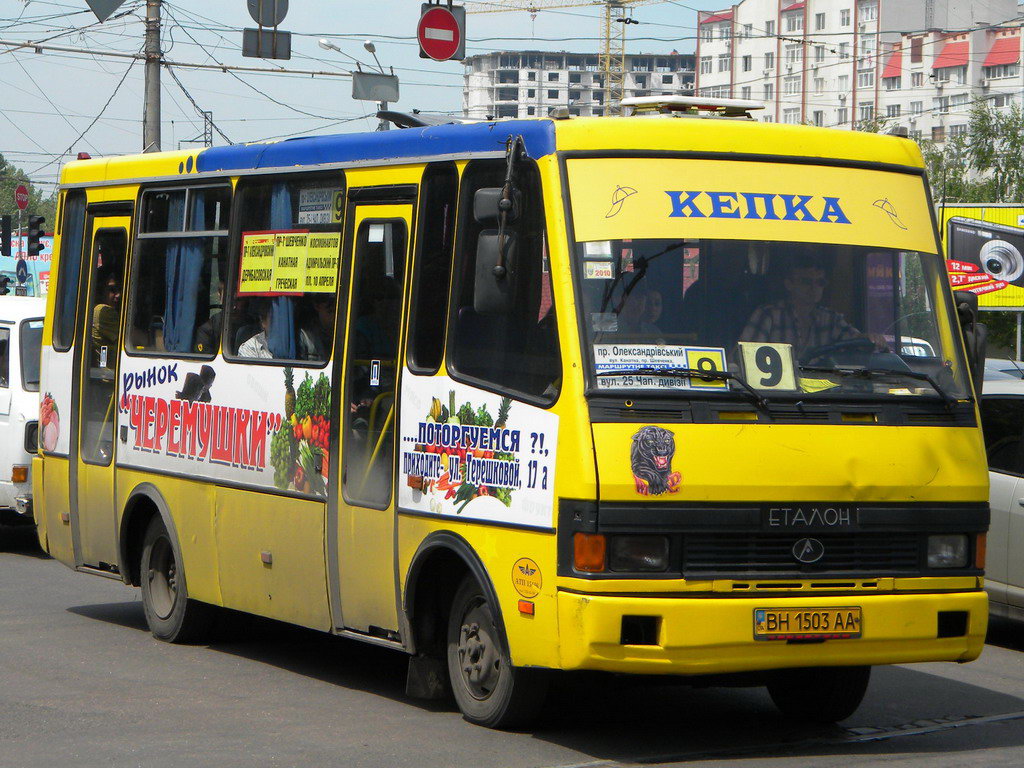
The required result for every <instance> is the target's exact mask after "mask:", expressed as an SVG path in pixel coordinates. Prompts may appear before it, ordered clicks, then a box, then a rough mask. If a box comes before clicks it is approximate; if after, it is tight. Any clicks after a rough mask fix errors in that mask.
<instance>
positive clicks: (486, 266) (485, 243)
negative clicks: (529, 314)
mask: <svg viewBox="0 0 1024 768" xmlns="http://www.w3.org/2000/svg"><path fill="white" fill-rule="evenodd" d="M499 239H504V247H501V244H500V243H499ZM515 269H516V234H515V232H506V233H505V234H504V235H499V234H498V232H497V230H493V229H485V230H484V231H483V232H481V233H480V238H479V239H478V240H477V245H476V274H475V275H474V281H473V309H474V310H476V312H477V314H480V315H504V314H507V313H508V312H509V311H510V310H511V309H512V286H513V284H514V282H515Z"/></svg>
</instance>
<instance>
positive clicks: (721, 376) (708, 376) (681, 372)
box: [596, 365, 768, 412]
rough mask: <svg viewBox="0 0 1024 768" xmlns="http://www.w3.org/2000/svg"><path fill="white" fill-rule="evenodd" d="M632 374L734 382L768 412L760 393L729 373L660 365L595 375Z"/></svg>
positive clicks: (766, 403)
mask: <svg viewBox="0 0 1024 768" xmlns="http://www.w3.org/2000/svg"><path fill="white" fill-rule="evenodd" d="M634 374H646V375H647V376H685V377H687V378H694V379H703V380H704V381H735V382H736V383H737V384H739V385H740V387H741V388H742V389H743V394H745V395H748V396H749V397H750V399H751V400H752V401H753V402H754V404H755V405H756V406H757V407H758V408H760V409H761V410H763V411H766V412H767V411H768V401H767V400H765V398H764V397H763V396H762V395H761V393H759V392H758V391H757V390H756V389H754V388H753V387H752V386H750V385H749V384H747V382H745V381H744V380H743V379H741V378H740V377H739V376H737V375H736V374H735V373H732V372H731V371H719V370H706V369H703V368H683V367H676V366H672V365H660V366H649V367H641V368H621V369H616V370H613V371H598V372H597V374H596V375H597V376H632V375H634ZM733 391H734V390H733Z"/></svg>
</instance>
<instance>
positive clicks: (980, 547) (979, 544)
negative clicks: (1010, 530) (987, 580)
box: [974, 533, 988, 570]
mask: <svg viewBox="0 0 1024 768" xmlns="http://www.w3.org/2000/svg"><path fill="white" fill-rule="evenodd" d="M987 548H988V534H987V533H979V534H978V536H977V538H975V540H974V567H975V568H980V569H982V570H984V568H985V555H986V550H987Z"/></svg>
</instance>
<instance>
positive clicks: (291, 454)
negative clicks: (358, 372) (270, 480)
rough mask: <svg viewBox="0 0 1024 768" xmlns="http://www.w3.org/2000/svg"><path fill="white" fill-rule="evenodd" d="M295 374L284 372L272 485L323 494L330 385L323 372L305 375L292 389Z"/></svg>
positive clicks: (327, 464) (272, 456)
mask: <svg viewBox="0 0 1024 768" xmlns="http://www.w3.org/2000/svg"><path fill="white" fill-rule="evenodd" d="M294 384H295V375H294V371H293V370H292V369H291V368H285V369H284V387H285V389H284V416H285V417H284V420H283V421H282V422H281V428H280V429H279V430H278V431H277V432H276V433H275V434H274V436H273V438H272V439H271V441H270V462H271V464H272V466H273V467H274V485H276V486H277V487H278V488H281V489H284V490H295V491H301V492H303V493H314V494H318V495H324V494H326V492H327V486H326V479H327V470H328V468H329V467H330V426H331V423H330V407H331V383H330V381H329V380H328V379H327V376H326V375H325V374H323V373H321V374H320V376H319V378H317V379H316V380H315V381H314V379H313V378H312V377H311V376H310V375H309V374H308V373H307V374H306V375H305V378H304V379H303V380H302V382H301V383H300V384H299V388H298V390H297V391H296V389H295V386H294Z"/></svg>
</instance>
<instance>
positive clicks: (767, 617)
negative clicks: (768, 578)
mask: <svg viewBox="0 0 1024 768" xmlns="http://www.w3.org/2000/svg"><path fill="white" fill-rule="evenodd" d="M860 622H861V615H860V607H859V606H858V607H847V608H755V609H754V639H755V640H845V639H849V638H854V637H860Z"/></svg>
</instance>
